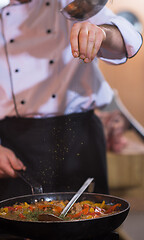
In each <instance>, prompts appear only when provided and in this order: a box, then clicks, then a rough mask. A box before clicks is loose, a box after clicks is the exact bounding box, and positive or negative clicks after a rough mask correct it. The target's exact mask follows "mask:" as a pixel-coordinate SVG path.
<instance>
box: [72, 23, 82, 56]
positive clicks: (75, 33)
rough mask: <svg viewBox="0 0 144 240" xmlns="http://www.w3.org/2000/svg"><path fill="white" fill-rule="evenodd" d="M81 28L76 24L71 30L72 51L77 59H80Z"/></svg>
mask: <svg viewBox="0 0 144 240" xmlns="http://www.w3.org/2000/svg"><path fill="white" fill-rule="evenodd" d="M80 28H81V24H80V23H75V24H74V25H73V27H72V29H71V35H70V43H71V51H72V54H73V56H74V57H75V58H77V57H79V31H80Z"/></svg>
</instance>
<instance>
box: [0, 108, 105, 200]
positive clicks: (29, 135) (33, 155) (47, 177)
mask: <svg viewBox="0 0 144 240" xmlns="http://www.w3.org/2000/svg"><path fill="white" fill-rule="evenodd" d="M0 138H1V144H2V146H4V147H7V148H9V149H11V150H12V151H13V152H14V153H15V154H16V156H17V157H18V158H19V159H20V160H21V161H22V162H23V163H24V164H25V166H26V167H27V169H26V171H27V172H28V174H32V175H34V176H35V179H36V180H37V181H38V182H39V183H40V184H41V185H42V186H43V190H44V192H56V191H57V192H58V191H62V192H64V191H77V190H78V189H79V187H80V186H81V185H82V184H83V182H84V181H85V180H86V178H88V177H94V178H95V187H94V192H97V193H108V186H107V167H106V150H105V149H106V144H105V138H104V134H103V127H102V124H101V121H100V120H99V119H98V118H97V116H95V114H94V112H93V111H88V112H86V113H77V114H75V113H74V114H70V115H66V116H58V117H51V118H44V119H43V118H42V119H34V118H17V117H10V118H9V117H8V118H5V119H4V120H1V121H0ZM25 194H31V188H30V187H29V186H28V184H26V183H25V182H24V181H23V180H22V179H20V178H16V179H12V178H6V179H0V199H5V198H9V197H13V196H19V195H25Z"/></svg>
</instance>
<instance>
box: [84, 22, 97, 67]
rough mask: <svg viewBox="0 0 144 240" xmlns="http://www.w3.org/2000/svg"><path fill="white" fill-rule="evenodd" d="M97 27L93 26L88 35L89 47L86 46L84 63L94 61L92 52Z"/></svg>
mask: <svg viewBox="0 0 144 240" xmlns="http://www.w3.org/2000/svg"><path fill="white" fill-rule="evenodd" d="M95 38H96V37H95V26H94V25H91V27H90V29H89V32H88V34H87V45H86V46H85V51H86V54H85V59H84V62H86V63H88V62H91V60H92V52H93V48H94V45H95V40H96V39H95Z"/></svg>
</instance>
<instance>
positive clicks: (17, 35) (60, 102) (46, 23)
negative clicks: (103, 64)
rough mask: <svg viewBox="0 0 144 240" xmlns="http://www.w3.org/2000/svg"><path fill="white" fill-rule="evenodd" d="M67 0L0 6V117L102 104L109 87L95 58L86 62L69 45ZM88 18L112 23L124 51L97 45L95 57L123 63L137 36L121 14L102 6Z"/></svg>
mask: <svg viewBox="0 0 144 240" xmlns="http://www.w3.org/2000/svg"><path fill="white" fill-rule="evenodd" d="M68 2H70V1H67V0H61V1H60V0H32V1H31V2H29V3H25V4H16V5H8V6H6V7H4V8H2V9H1V19H0V119H3V118H5V117H6V116H9V117H10V116H21V117H50V116H57V115H63V114H70V113H74V112H77V113H78V112H82V111H87V110H90V109H94V108H95V107H101V106H103V105H105V104H108V103H110V102H111V100H112V96H113V92H112V89H111V88H110V86H109V85H108V83H107V82H106V81H105V79H104V77H103V75H102V73H101V72H100V70H99V68H98V61H97V58H95V60H94V61H93V62H92V63H88V64H85V63H84V62H83V61H82V60H80V59H74V58H73V56H72V53H71V47H70V31H71V27H72V25H73V22H72V21H70V20H67V19H66V18H65V17H64V16H63V15H62V13H61V12H60V9H61V8H62V7H63V6H65V5H66V4H67V3H68ZM88 21H90V22H92V23H94V24H96V25H100V24H114V25H116V26H117V27H118V28H119V30H120V32H121V34H122V36H123V39H124V42H125V45H126V50H127V56H126V57H124V58H123V57H121V55H118V54H116V55H115V54H114V53H112V52H108V51H106V50H104V49H102V48H101V49H100V51H99V53H98V57H100V58H101V59H103V60H104V61H107V62H110V63H112V64H121V63H124V62H125V61H126V60H127V58H131V57H132V56H133V55H135V54H136V53H137V51H138V50H139V48H140V46H141V44H142V37H141V35H140V34H139V33H138V32H136V31H135V30H134V28H133V27H132V25H131V24H130V23H129V22H127V21H126V20H125V19H123V18H122V17H119V16H116V15H115V14H113V13H112V12H111V11H110V10H109V9H107V8H106V7H104V8H103V9H102V10H101V11H100V12H99V13H98V14H97V15H95V16H94V17H92V18H90V19H89V20H88Z"/></svg>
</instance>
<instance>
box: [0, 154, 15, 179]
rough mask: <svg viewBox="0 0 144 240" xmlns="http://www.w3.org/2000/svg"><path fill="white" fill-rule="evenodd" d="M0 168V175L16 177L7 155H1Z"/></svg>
mask: <svg viewBox="0 0 144 240" xmlns="http://www.w3.org/2000/svg"><path fill="white" fill-rule="evenodd" d="M0 169H1V175H0V177H12V178H14V177H16V173H15V171H14V169H13V168H12V166H11V164H10V161H9V159H8V158H7V156H6V155H5V156H4V155H3V157H2V158H1V159H0Z"/></svg>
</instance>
